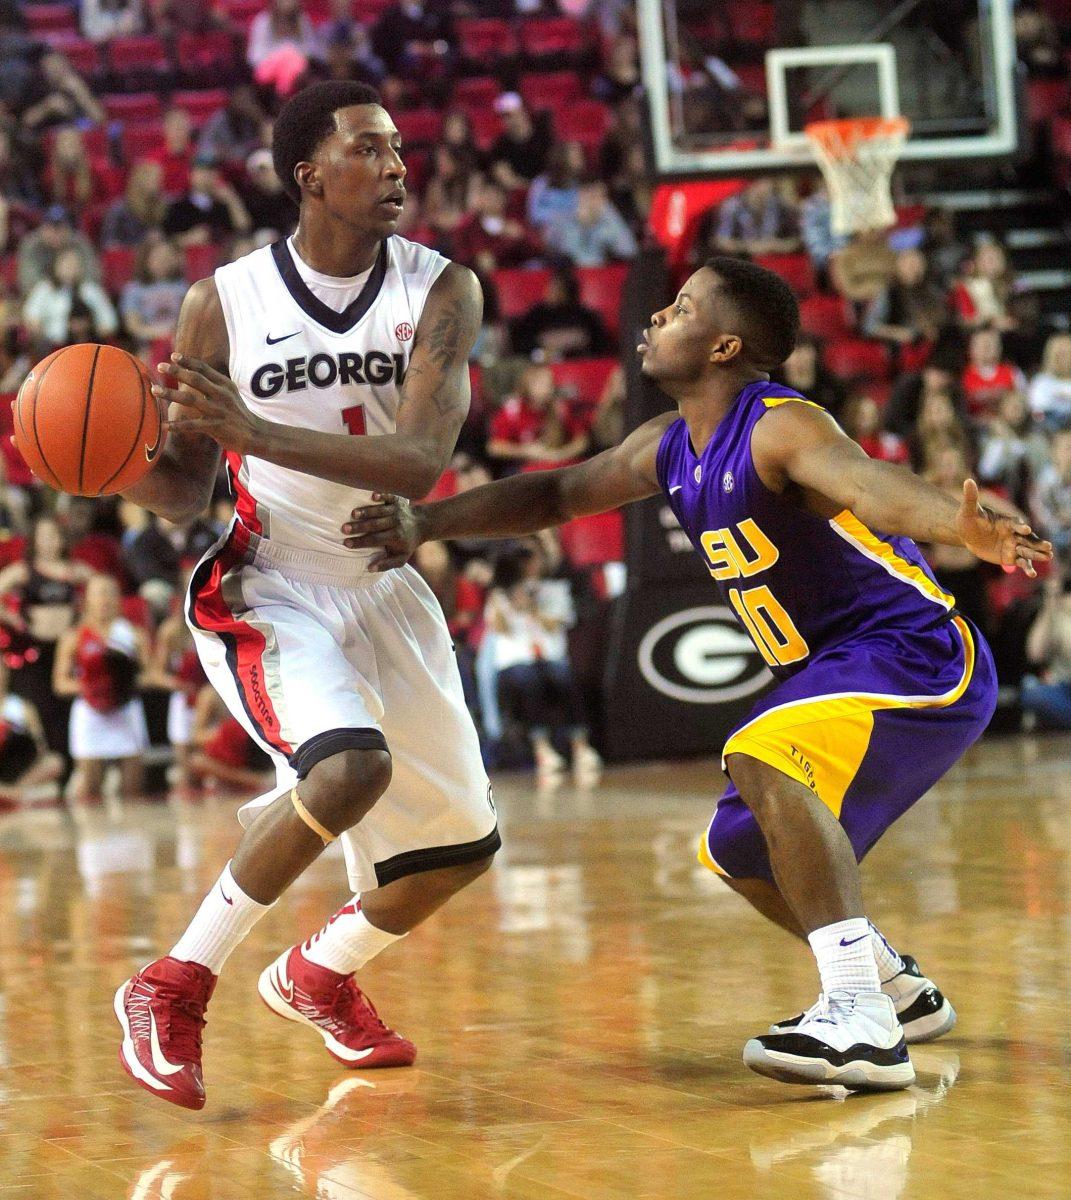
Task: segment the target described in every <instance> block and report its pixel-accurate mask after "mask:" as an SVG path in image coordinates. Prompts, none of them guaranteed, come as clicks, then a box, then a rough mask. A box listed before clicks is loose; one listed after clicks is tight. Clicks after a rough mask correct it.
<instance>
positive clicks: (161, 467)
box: [123, 279, 230, 524]
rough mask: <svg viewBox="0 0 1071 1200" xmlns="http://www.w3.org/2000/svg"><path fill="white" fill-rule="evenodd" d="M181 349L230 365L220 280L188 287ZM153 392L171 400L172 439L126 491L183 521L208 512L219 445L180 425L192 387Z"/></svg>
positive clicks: (178, 340) (182, 314) (188, 412)
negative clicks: (189, 390) (180, 427)
mask: <svg viewBox="0 0 1071 1200" xmlns="http://www.w3.org/2000/svg"><path fill="white" fill-rule="evenodd" d="M175 349H176V352H177V353H179V354H192V355H196V356H197V357H198V358H200V359H203V360H204V361H205V362H208V363H211V364H213V366H215V367H216V368H218V369H219V370H220V371H226V370H227V360H228V358H229V353H230V352H229V348H228V343H227V325H226V322H225V321H224V318H223V308H222V306H221V305H220V302H219V292H218V291H217V290H216V284H215V281H214V280H212V279H202V280H199V281H198V282H197V283H195V284H194V285H193V286H192V287H191V288H190V290H189V291H188V292H187V293H186V299H185V300H183V302H182V311H181V312H180V313H179V322H178V330H177V331H176V334H175ZM153 392H154V393H155V394H156V396H157V398H158V399H165V400H171V405H170V408H169V411H168V425H169V428H168V436H167V442H166V443H165V445H164V449H163V451H162V452H161V454H160V457H159V458H158V459H157V461H156V465H155V466H154V467H153V468H152V470H151V471H150V472H149V473H148V475H146V476H144V478H142V479H140V480H139V481H138V482H137V483H136V484H135V485H134V486H133V487H132V488H130V489H129V490H127V491H125V492H124V493H123V495H124V496H125V497H126V498H127V499H128V500H133V501H134V503H135V504H140V505H141V506H142V508H148V509H151V510H152V511H153V512H154V513H157V514H158V515H159V516H161V517H166V518H167V519H168V520H169V521H176V522H178V523H179V524H182V523H184V522H186V521H189V520H192V519H193V518H194V517H195V516H197V514H198V513H201V512H203V511H204V510H205V509H206V508H207V507H208V505H209V502H210V501H211V499H212V487H213V484H214V483H215V481H216V471H217V469H218V467H219V453H220V452H219V446H218V445H217V444H216V443H215V442H214V441H212V439H211V438H208V437H205V435H204V434H203V433H197V432H195V431H193V430H188V429H179V428H176V427H175V422H176V421H179V420H181V419H182V418H183V417H184V416H189V415H191V410H189V409H188V408H187V406H186V405H185V404H183V403H182V400H183V398H188V391H185V390H184V389H182V388H181V387H180V388H177V389H160V388H158V387H156V386H154V387H153ZM165 393H166V394H165Z"/></svg>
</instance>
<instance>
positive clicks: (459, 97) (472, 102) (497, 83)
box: [450, 75, 502, 109]
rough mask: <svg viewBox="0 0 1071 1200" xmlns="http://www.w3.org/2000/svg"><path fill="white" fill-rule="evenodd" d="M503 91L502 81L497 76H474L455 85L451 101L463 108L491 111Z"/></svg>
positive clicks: (460, 80)
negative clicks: (496, 98)
mask: <svg viewBox="0 0 1071 1200" xmlns="http://www.w3.org/2000/svg"><path fill="white" fill-rule="evenodd" d="M501 90H502V81H501V80H500V79H499V78H498V77H497V76H496V75H473V76H472V77H471V78H470V79H459V80H458V81H457V83H455V84H454V90H453V93H452V94H451V96H450V100H451V102H452V103H453V104H456V105H459V106H460V107H462V108H481V107H482V108H488V109H489V108H490V107H491V105H492V104H494V102H495V97H496V96H497V95H498V93H499V92H500V91H501Z"/></svg>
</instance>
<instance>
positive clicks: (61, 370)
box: [14, 343, 162, 496]
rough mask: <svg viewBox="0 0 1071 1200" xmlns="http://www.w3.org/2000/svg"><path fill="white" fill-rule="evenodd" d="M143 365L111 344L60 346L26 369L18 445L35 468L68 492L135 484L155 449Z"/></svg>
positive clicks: (154, 414)
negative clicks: (34, 365)
mask: <svg viewBox="0 0 1071 1200" xmlns="http://www.w3.org/2000/svg"><path fill="white" fill-rule="evenodd" d="M151 386H152V380H151V379H150V378H149V373H148V371H146V369H145V367H144V366H143V365H142V364H141V363H140V362H139V361H138V360H137V359H136V358H135V357H134V356H133V355H132V354H127V352H126V351H125V350H120V349H119V348H118V347H116V346H95V345H92V344H90V343H84V344H82V345H78V346H65V347H64V348H63V349H62V350H56V351H55V352H54V353H52V354H50V355H49V356H48V357H47V358H43V359H42V360H41V361H40V362H39V363H38V364H37V366H36V367H34V369H33V370H32V371H31V372H30V373H29V375H27V376H26V380H25V382H24V383H23V385H22V387H21V388H20V389H19V394H18V396H17V398H16V400H15V405H14V409H15V412H14V417H15V445H16V446H17V447H18V448H19V452H20V453H21V454H22V457H23V458H24V459H25V460H26V462H27V464H28V466H29V468H30V470H31V471H33V473H34V474H35V475H36V476H37V477H38V479H40V480H42V481H43V482H44V483H47V484H48V485H49V486H50V487H54V488H58V489H59V490H60V491H63V492H69V493H70V494H71V495H72V496H108V495H111V494H112V493H113V492H121V491H123V490H124V489H126V488H129V487H132V486H133V485H134V484H135V483H137V481H138V480H139V479H140V478H141V477H142V476H143V475H144V474H145V473H146V472H147V471H148V470H149V468H150V467H151V466H152V464H153V463H154V462H155V460H156V457H157V454H158V453H159V450H160V446H161V441H162V430H161V426H160V407H159V405H158V404H157V402H156V397H155V396H153V394H152V392H151V391H150V390H149V388H150V387H151Z"/></svg>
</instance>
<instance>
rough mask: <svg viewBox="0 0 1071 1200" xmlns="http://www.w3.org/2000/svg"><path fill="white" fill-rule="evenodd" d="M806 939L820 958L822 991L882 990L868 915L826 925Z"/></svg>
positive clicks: (826, 992)
mask: <svg viewBox="0 0 1071 1200" xmlns="http://www.w3.org/2000/svg"><path fill="white" fill-rule="evenodd" d="M807 941H809V942H810V943H811V949H812V950H813V951H814V956H815V958H816V959H818V973H819V974H820V975H821V977H822V991H823V992H825V994H826V995H827V996H828V995H829V994H830V993H831V992H851V993H853V994H854V993H855V992H880V991H881V980H880V979H879V978H878V968H877V964H876V963H875V962H874V951H873V950H872V949H871V945H870V923H869V922H868V921H867V919H866V917H852V918H851V919H850V920H848V921H837V922H836V923H835V924H833V925H825V926H823V927H822V928H821V929H816V930H815V931H814V933H812V934H809V935H808V937H807Z"/></svg>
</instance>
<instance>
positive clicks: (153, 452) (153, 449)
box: [145, 422, 164, 462]
mask: <svg viewBox="0 0 1071 1200" xmlns="http://www.w3.org/2000/svg"><path fill="white" fill-rule="evenodd" d="M163 444H164V426H163V422H161V423H160V429H159V431H158V432H157V434H156V445H155V446H146V447H145V461H146V462H152V461H153V459H155V458H156V456H157V455H158V454H159V453H160V448H161V447H162V446H163Z"/></svg>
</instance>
